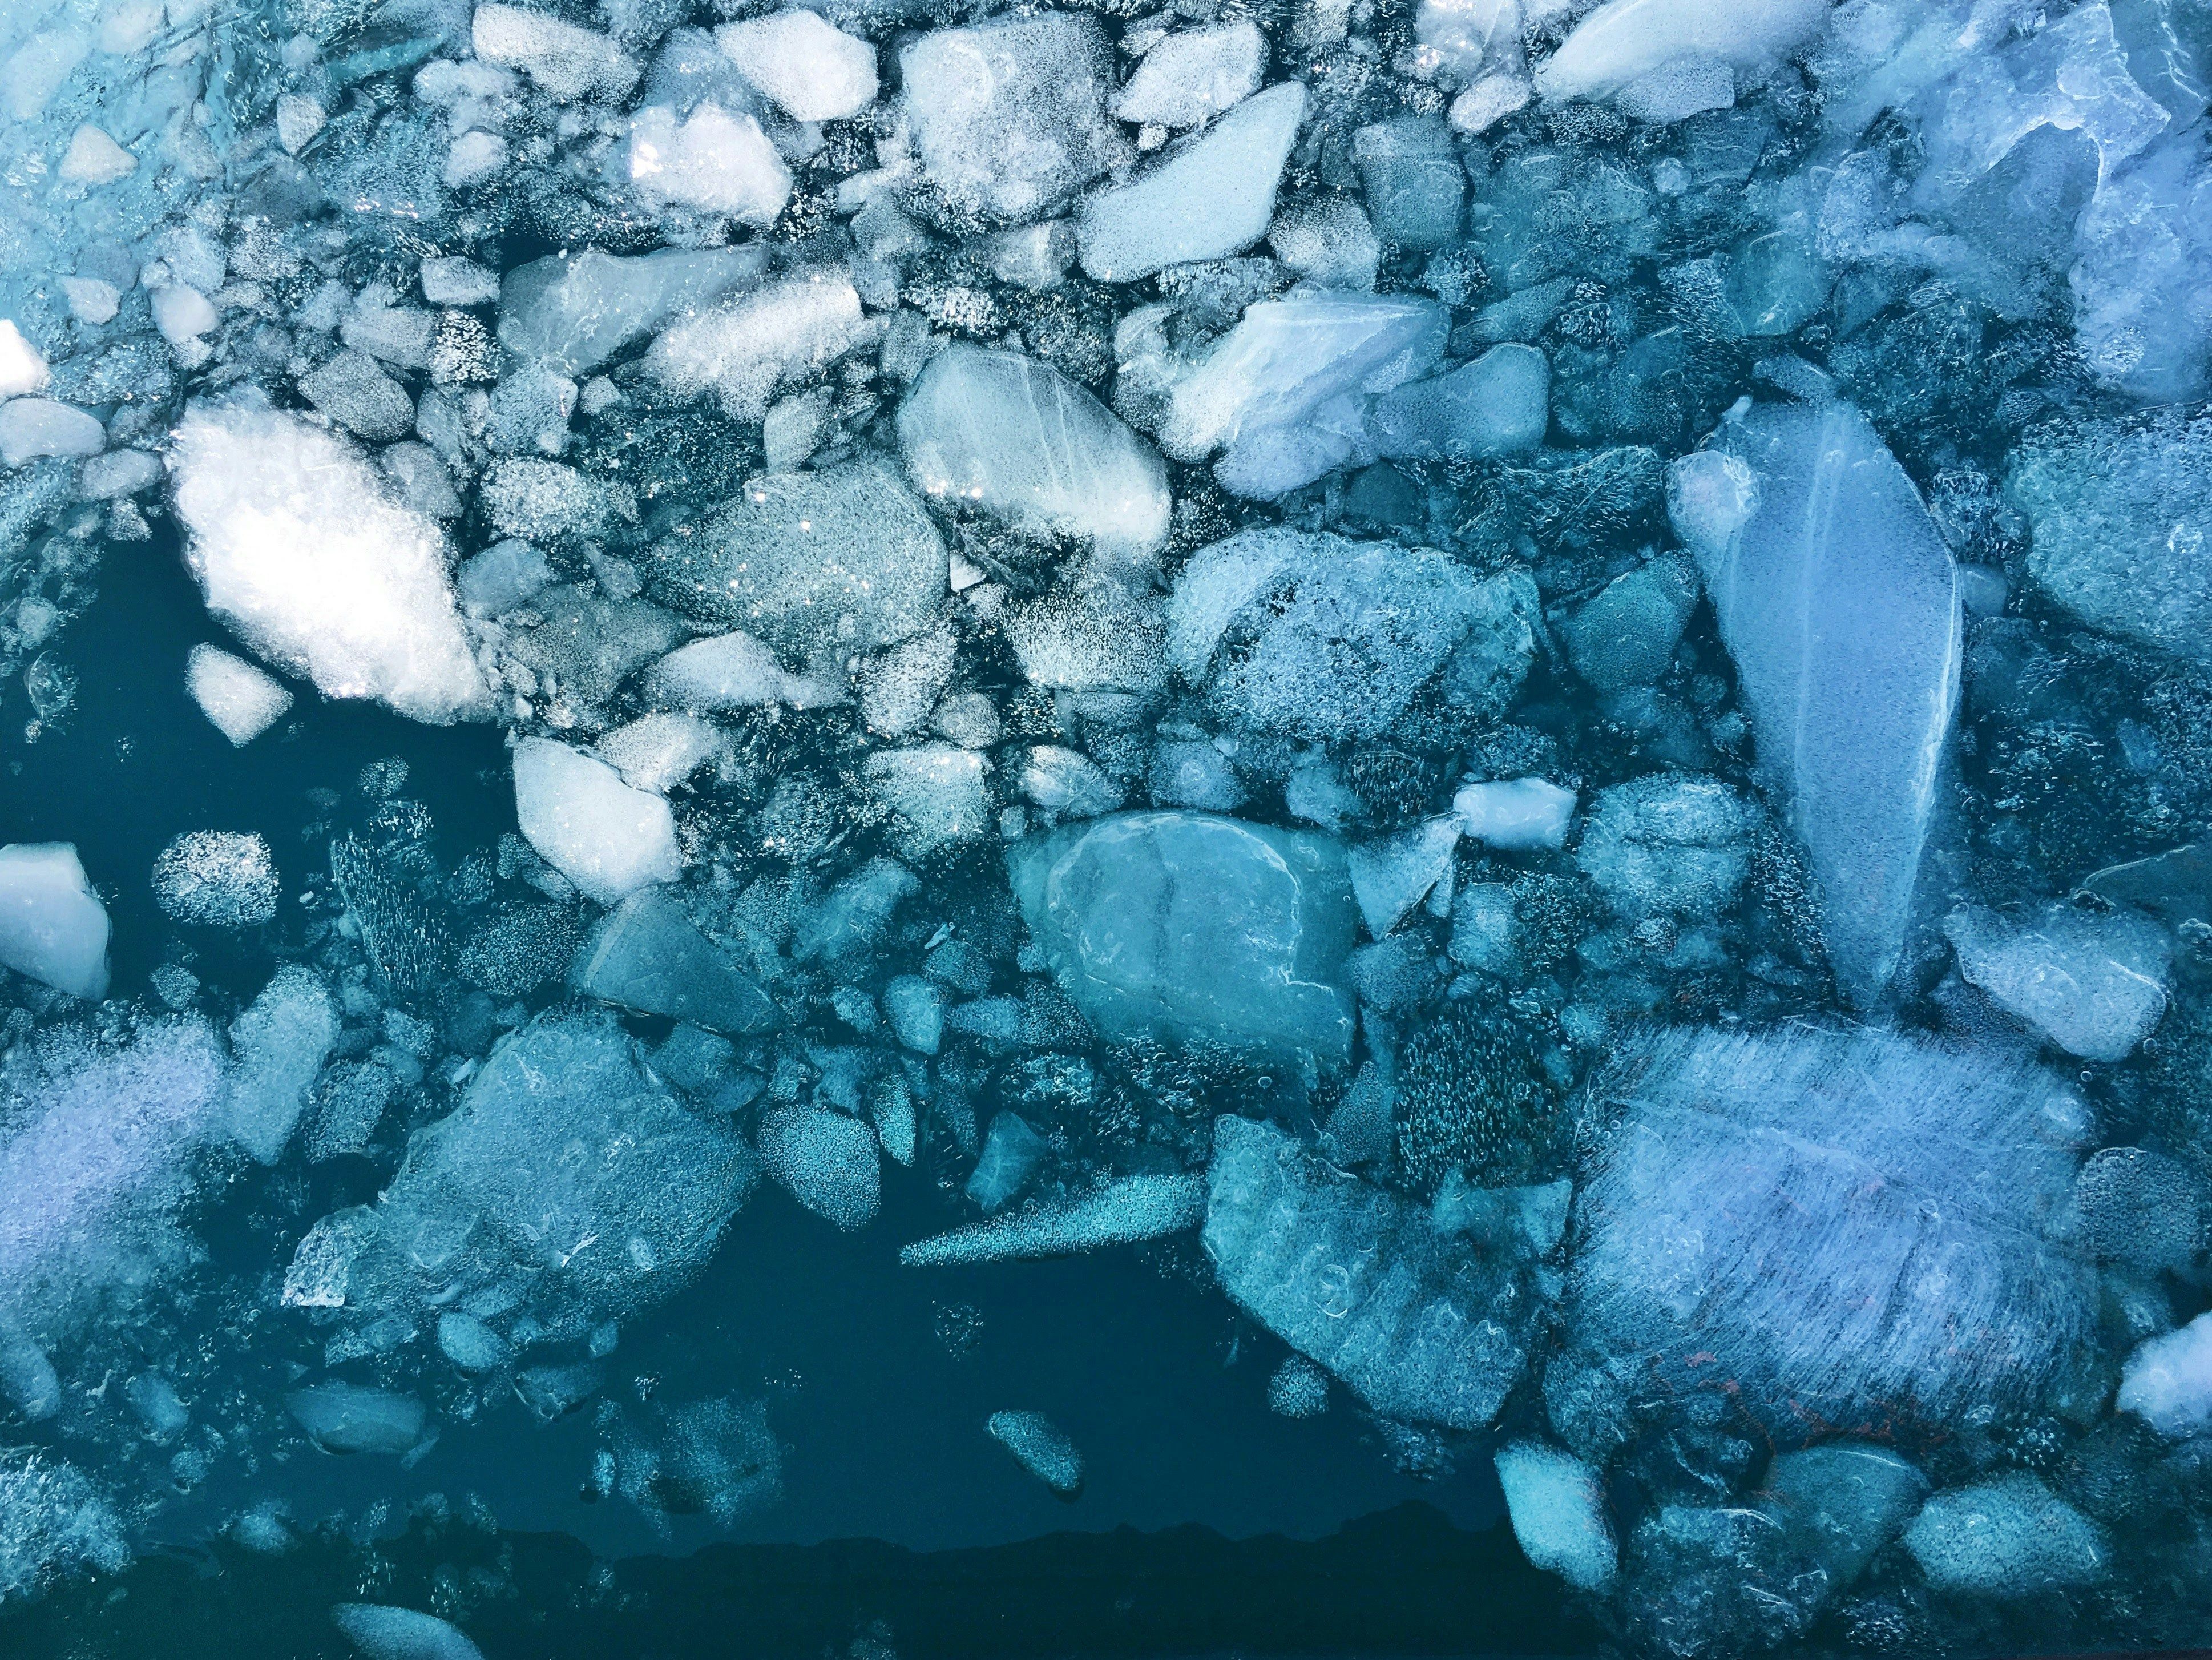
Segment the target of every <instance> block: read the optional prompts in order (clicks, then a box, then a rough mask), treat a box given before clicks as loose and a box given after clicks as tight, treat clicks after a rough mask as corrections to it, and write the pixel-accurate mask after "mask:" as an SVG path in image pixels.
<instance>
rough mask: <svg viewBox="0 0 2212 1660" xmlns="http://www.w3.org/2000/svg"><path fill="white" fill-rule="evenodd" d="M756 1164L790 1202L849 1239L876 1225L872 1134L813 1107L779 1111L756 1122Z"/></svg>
mask: <svg viewBox="0 0 2212 1660" xmlns="http://www.w3.org/2000/svg"><path fill="white" fill-rule="evenodd" d="M760 1156H761V1163H762V1164H763V1166H765V1167H766V1169H767V1171H768V1173H769V1175H770V1176H772V1177H775V1179H776V1181H777V1182H778V1183H780V1184H781V1186H783V1187H784V1188H785V1189H787V1190H788V1191H789V1192H790V1194H791V1196H792V1197H793V1198H794V1199H796V1200H797V1201H799V1203H800V1204H802V1205H804V1206H805V1207H806V1208H807V1209H809V1210H811V1211H812V1212H813V1213H815V1214H816V1215H817V1216H820V1217H823V1218H825V1219H828V1220H829V1221H831V1222H834V1223H836V1225H838V1227H840V1228H842V1229H843V1230H844V1231H846V1232H848V1233H849V1232H851V1231H853V1230H854V1229H855V1228H864V1227H866V1226H867V1225H868V1224H869V1223H871V1222H872V1221H874V1220H875V1219H876V1207H877V1206H878V1204H879V1203H880V1202H881V1183H882V1179H883V1178H882V1174H881V1170H882V1166H881V1164H880V1162H879V1160H878V1154H877V1142H876V1133H875V1131H873V1130H872V1129H871V1128H868V1126H867V1125H866V1123H864V1122H861V1121H860V1119H858V1118H853V1117H849V1116H847V1115H846V1114H844V1113H842V1112H829V1111H826V1110H823V1109H821V1108H818V1107H778V1108H777V1109H776V1110H774V1111H773V1112H770V1113H768V1114H767V1115H765V1116H763V1118H762V1119H761V1124H760Z"/></svg>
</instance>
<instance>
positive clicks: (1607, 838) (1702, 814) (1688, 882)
mask: <svg viewBox="0 0 2212 1660" xmlns="http://www.w3.org/2000/svg"><path fill="white" fill-rule="evenodd" d="M1758 822H1759V820H1758V814H1757V812H1755V811H1754V810H1753V808H1752V806H1750V804H1749V803H1748V802H1747V801H1745V800H1744V799H1743V798H1742V797H1741V796H1740V795H1738V794H1736V793H1735V791H1734V790H1733V789H1731V788H1730V787H1729V786H1728V785H1726V784H1723V782H1721V781H1719V780H1718V779H1717V778H1702V777H1697V776H1690V775H1681V774H1669V773H1652V774H1649V775H1646V776H1644V777H1642V778H1638V779H1634V780H1632V781H1630V782H1628V783H1626V784H1615V785H1613V787H1611V788H1610V789H1606V790H1601V791H1600V792H1599V793H1598V796H1597V800H1596V801H1595V803H1594V804H1593V806H1592V808H1591V812H1590V817H1589V824H1587V825H1586V826H1585V827H1584V829H1583V839H1582V844H1581V846H1580V847H1578V848H1577V849H1576V850H1575V858H1576V861H1577V863H1578V864H1580V865H1581V866H1582V867H1583V873H1585V874H1586V875H1588V876H1589V879H1590V880H1591V881H1592V882H1593V883H1594V884H1595V885H1596V887H1597V890H1598V891H1599V892H1600V893H1601V894H1603V895H1604V896H1605V897H1606V898H1607V901H1609V902H1610V903H1611V904H1612V906H1613V909H1614V910H1615V911H1617V912H1619V913H1620V915H1622V916H1625V917H1628V918H1631V919H1638V918H1642V917H1646V916H1659V915H1671V916H1680V917H1683V918H1686V919H1687V920H1689V921H1711V920H1712V919H1713V918H1714V917H1715V916H1717V915H1719V914H1720V913H1721V912H1722V911H1723V910H1725V909H1728V907H1729V906H1730V905H1731V904H1733V903H1735V896H1736V894H1737V892H1738V891H1740V890H1741V888H1742V886H1743V879H1744V877H1745V876H1746V874H1747V873H1748V872H1749V870H1750V867H1751V851H1750V840H1751V834H1752V831H1753V829H1754V828H1755V827H1756V826H1757V824H1758Z"/></svg>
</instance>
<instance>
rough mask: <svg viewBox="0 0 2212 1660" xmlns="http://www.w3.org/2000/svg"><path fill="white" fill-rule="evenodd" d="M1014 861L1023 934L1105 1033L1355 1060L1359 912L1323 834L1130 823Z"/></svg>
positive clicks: (1079, 828)
mask: <svg viewBox="0 0 2212 1660" xmlns="http://www.w3.org/2000/svg"><path fill="white" fill-rule="evenodd" d="M1007 862H1008V865H1009V866H1010V868H1011V869H1012V875H1013V885H1014V894H1015V897H1016V898H1017V899H1018V900H1019V901H1020V903H1021V909H1022V916H1023V920H1024V921H1026V922H1027V923H1028V924H1029V927H1030V934H1031V936H1032V937H1033V938H1034V939H1036V943H1037V945H1038V946H1039V947H1040V948H1041V949H1042V952H1044V956H1045V959H1046V961H1047V962H1048V964H1050V965H1051V968H1052V970H1053V972H1054V975H1055V976H1057V977H1058V979H1059V981H1060V984H1061V985H1062V986H1063V987H1065V988H1066V990H1067V993H1068V994H1069V995H1070V996H1071V997H1073V999H1074V1000H1075V1002H1076V1006H1078V1007H1079V1008H1080V1009H1081V1010H1082V1011H1083V1012H1084V1015H1085V1018H1088V1019H1089V1020H1090V1022H1091V1025H1093V1026H1095V1027H1097V1029H1098V1030H1099V1031H1100V1032H1101V1033H1103V1035H1105V1036H1106V1037H1109V1038H1129V1037H1158V1038H1168V1039H1182V1040H1189V1041H1206V1040H1212V1041H1215V1042H1219V1043H1226V1044H1229V1045H1231V1046H1234V1047H1239V1048H1246V1049H1256V1050H1259V1051H1261V1052H1263V1053H1267V1054H1275V1055H1285V1056H1286V1057H1296V1056H1298V1055H1310V1056H1312V1057H1314V1058H1315V1059H1316V1060H1318V1061H1322V1062H1323V1063H1326V1064H1340V1063H1341V1062H1342V1061H1344V1060H1345V1059H1346V1057H1347V1056H1348V1055H1349V1053H1350V1050H1351V1046H1352V992H1351V989H1350V987H1349V985H1348V984H1347V982H1346V970H1345V962H1346V958H1347V957H1348V956H1349V954H1350V952H1351V950H1352V943H1353V940H1354V939H1355V937H1356V932H1355V931H1356V929H1357V927H1358V911H1357V909H1356V907H1355V906H1354V904H1353V902H1352V887H1351V882H1350V879H1349V878H1348V876H1347V875H1346V871H1345V865H1344V854H1343V851H1342V849H1341V848H1340V847H1339V846H1338V845H1337V843H1335V842H1333V841H1331V840H1330V839H1329V838H1328V837H1326V836H1317V835H1315V834H1312V833H1310V832H1307V831H1300V830H1276V829H1273V828H1271V827H1269V826H1267V825H1264V824H1248V823H1244V822H1242V821H1239V820H1237V819H1231V818H1212V817H1210V816H1208V815H1206V814H1203V813H1196V812H1133V813H1121V814H1118V815H1115V816H1113V817H1110V818H1099V819H1096V820H1093V821H1091V823H1089V824H1081V825H1070V826H1068V827H1066V828H1065V829H1062V830H1055V831H1054V832H1052V833H1050V834H1049V835H1046V836H1034V837H1031V838H1030V839H1028V840H1026V841H1024V842H1021V843H1019V844H1018V845H1017V846H1016V847H1015V848H1012V850H1011V851H1010V852H1009V854H1008V855H1007Z"/></svg>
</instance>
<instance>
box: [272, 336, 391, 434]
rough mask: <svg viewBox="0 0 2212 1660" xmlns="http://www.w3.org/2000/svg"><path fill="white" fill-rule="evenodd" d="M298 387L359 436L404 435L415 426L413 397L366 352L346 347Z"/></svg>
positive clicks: (304, 375)
mask: <svg viewBox="0 0 2212 1660" xmlns="http://www.w3.org/2000/svg"><path fill="white" fill-rule="evenodd" d="M300 390H301V392H303V393H305V394H306V395H307V401H308V402H309V403H311V404H313V405H314V406H315V407H316V408H317V409H318V410H321V411H322V413H324V414H325V415H326V416H328V417H330V418H331V420H332V421H333V422H335V423H337V424H338V425H339V426H341V427H343V428H344V429H346V430H347V431H348V432H350V433H354V434H356V435H359V436H361V437H362V438H368V439H373V440H376V441H385V440H388V439H393V438H404V437H405V436H406V435H407V434H408V433H409V432H410V431H412V430H413V429H414V426H415V404H414V400H413V399H412V398H409V397H408V395H407V389H406V388H405V387H404V386H401V385H400V384H399V383H398V381H397V380H393V379H392V377H391V376H390V375H388V374H386V373H385V372H384V371H383V370H382V369H380V368H378V367H377V366H376V362H375V360H374V358H372V357H370V356H369V355H368V353H367V352H364V351H357V350H354V349H353V348H351V347H348V348H347V349H346V350H343V351H341V352H339V353H337V354H336V355H335V356H332V357H331V359H330V360H329V361H328V362H325V363H323V364H321V365H320V366H319V367H318V368H314V369H312V370H310V371H309V372H308V373H307V374H303V375H301V377H300Z"/></svg>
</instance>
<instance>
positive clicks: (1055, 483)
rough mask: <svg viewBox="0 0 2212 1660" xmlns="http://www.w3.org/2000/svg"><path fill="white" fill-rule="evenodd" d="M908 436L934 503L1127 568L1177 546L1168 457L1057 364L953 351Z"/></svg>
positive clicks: (907, 426) (901, 422) (917, 401)
mask: <svg viewBox="0 0 2212 1660" xmlns="http://www.w3.org/2000/svg"><path fill="white" fill-rule="evenodd" d="M898 435H899V447H900V448H901V449H902V450H903V451H904V452H905V453H906V465H907V476H908V477H909V478H911V479H912V480H913V481H914V485H915V489H918V490H920V491H921V493H922V494H923V495H924V496H929V497H932V498H933V499H935V500H938V501H942V502H957V503H959V504H960V505H961V506H963V507H973V508H981V509H982V510H983V511H985V512H986V513H988V514H992V515H993V516H994V517H995V518H999V519H1002V520H1006V522H1007V523H1008V524H1010V525H1012V526H1013V527H1014V528H1015V529H1016V530H1017V531H1020V532H1024V533H1026V534H1028V535H1030V536H1034V537H1037V538H1051V537H1058V536H1065V537H1071V538H1074V539H1076V540H1078V541H1080V542H1085V543H1088V544H1090V545H1091V547H1093V548H1095V549H1097V550H1098V551H1099V552H1100V553H1103V554H1106V555H1109V556H1115V557H1120V558H1123V559H1132V558H1136V559H1141V558H1148V557H1150V556H1152V554H1154V553H1156V552H1158V550H1159V548H1160V545H1161V544H1163V543H1164V542H1165V541H1166V540H1167V535H1168V510H1169V506H1170V502H1169V499H1168V480H1167V469H1166V468H1165V467H1164V466H1163V465H1161V463H1160V458H1159V457H1158V455H1157V454H1155V453H1153V450H1152V446H1151V445H1150V444H1147V443H1146V442H1145V441H1144V440H1143V439H1141V438H1139V437H1138V436H1137V435H1136V434H1135V433H1133V432H1132V431H1130V430H1129V429H1128V427H1127V425H1126V424H1124V423H1123V422H1122V420H1121V417H1119V416H1118V415H1115V413H1114V412H1113V411H1112V410H1109V409H1108V408H1107V407H1106V406H1105V405H1104V404H1102V403H1100V402H1099V401H1098V400H1097V398H1093V397H1092V396H1091V394H1090V393H1089V392H1085V390H1084V389H1083V388H1082V387H1081V386H1077V385H1076V384H1075V382H1074V381H1073V380H1069V379H1068V378H1067V377H1066V375H1064V374H1061V373H1060V371H1059V370H1058V369H1056V368H1053V367H1052V366H1051V365H1050V364H1048V363H1040V362H1036V360H1035V359H1034V358H1030V357H1024V356H1021V355H1020V354H1019V353H1018V352H1011V351H986V350H981V349H980V348H977V347H975V346H964V345H956V346H952V347H950V348H948V349H946V350H944V351H941V352H939V353H938V355H937V356H935V357H933V358H932V359H931V360H930V362H929V367H928V368H926V369H924V370H923V371H922V372H921V376H920V378H918V379H917V380H915V385H914V390H913V391H912V392H908V394H907V399H906V402H905V403H904V404H901V405H900V406H899V413H898Z"/></svg>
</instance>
